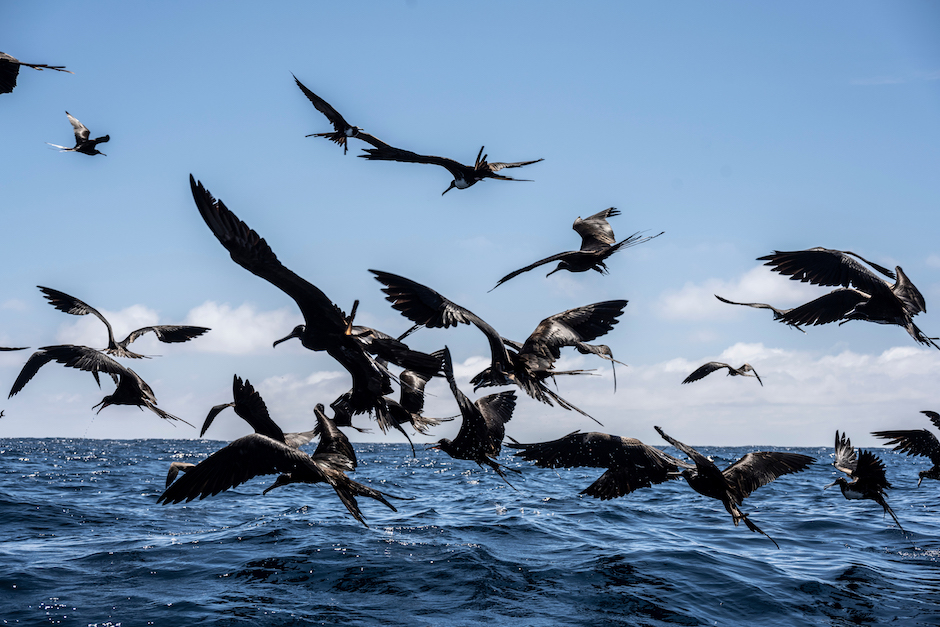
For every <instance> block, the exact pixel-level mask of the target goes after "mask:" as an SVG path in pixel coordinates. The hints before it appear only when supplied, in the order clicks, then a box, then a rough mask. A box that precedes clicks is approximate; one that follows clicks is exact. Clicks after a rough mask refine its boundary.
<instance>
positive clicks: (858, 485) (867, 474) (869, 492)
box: [823, 430, 904, 531]
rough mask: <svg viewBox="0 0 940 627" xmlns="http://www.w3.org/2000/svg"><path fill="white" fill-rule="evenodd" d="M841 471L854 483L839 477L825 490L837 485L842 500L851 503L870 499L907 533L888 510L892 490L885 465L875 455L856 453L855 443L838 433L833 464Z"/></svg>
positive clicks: (864, 452) (868, 452)
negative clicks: (886, 495)
mask: <svg viewBox="0 0 940 627" xmlns="http://www.w3.org/2000/svg"><path fill="white" fill-rule="evenodd" d="M832 465H833V466H835V467H836V468H837V469H838V470H841V471H842V472H844V473H845V474H847V475H848V476H850V477H851V478H852V481H851V482H850V481H846V479H845V477H839V478H838V479H836V480H835V481H833V482H832V483H830V484H829V485H827V486H825V487H824V488H823V489H824V490H825V489H828V488H831V487H832V486H834V485H837V486H839V489H840V490H842V496H844V497H845V498H846V499H848V500H852V501H857V500H862V499H869V500H872V501H874V502H875V503H878V504H879V505H881V507H882V508H884V511H885V513H886V514H891V518H893V519H894V522H895V523H897V525H898V528H899V529H900V530H901V531H904V527H902V526H901V521H899V520H898V517H897V516H895V515H894V510H892V509H891V508H890V507H889V506H888V502H887V501H885V490H887V489H888V488H890V487H891V484H890V483H888V479H887V477H886V476H885V465H884V462H882V461H881V460H880V459H878V457H877V456H876V455H875V454H874V453H872V452H871V451H861V452H859V453H856V451H855V447H854V446H852V441H851V440H850V439H849V438H847V437H846V435H845V433H843V434H842V436H841V437H840V436H839V431H838V430H836V443H835V461H834V462H832Z"/></svg>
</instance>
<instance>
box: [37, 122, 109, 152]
mask: <svg viewBox="0 0 940 627" xmlns="http://www.w3.org/2000/svg"><path fill="white" fill-rule="evenodd" d="M65 115H67V116H68V118H69V122H71V123H72V128H73V129H75V146H73V147H72V148H69V147H67V146H59V145H58V144H49V142H46V143H47V144H49V145H50V146H52V147H53V148H59V149H61V152H80V153H82V154H85V155H102V156H105V157H107V156H108V155H106V154H104V153H103V152H101V151H100V150H98V148H97V146H98V144H103V143H105V142H107V141H110V140H111V136H110V135H105V136H104V137H99V138H97V139H89V137H91V132H90V131H89V130H88V128H87V127H86V126H85V125H84V124H82V123H81V122H79V121H78V120H76V119H75V118H73V117H72V116H71V115H70V114H69V112H68V111H66V112H65Z"/></svg>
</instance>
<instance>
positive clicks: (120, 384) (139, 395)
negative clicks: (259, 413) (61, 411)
mask: <svg viewBox="0 0 940 627" xmlns="http://www.w3.org/2000/svg"><path fill="white" fill-rule="evenodd" d="M50 361H56V362H58V363H60V364H63V365H65V366H67V367H69V368H77V369H79V370H85V371H87V372H91V374H92V375H93V376H94V377H95V381H98V385H99V386H100V385H101V381H100V380H99V378H98V373H99V372H104V373H107V374H109V375H111V377H112V378H115V377H116V382H117V389H115V390H114V393H113V394H109V395H107V396H105V397H104V398H103V399H102V400H101V402H100V403H98V404H97V405H94V406H93V407H92V409H94V408H95V407H99V406H100V409H99V410H98V413H101V410H102V409H104V408H105V407H108V406H109V405H135V406H137V407H139V408H140V409H141V411H143V409H144V407H146V408H147V409H149V410H150V411H152V412H153V413H155V414H156V415H158V416H160V417H161V418H163V419H164V420H170V421H175V420H179V421H180V422H184V423H186V424H188V425H189V426H190V427H191V426H193V425H191V424H190V423H188V422H186V421H185V420H183V419H182V418H177V417H176V416H174V415H172V414H169V413H167V412H165V411H163V410H162V409H160V408H159V407H157V397H156V396H154V394H153V390H151V389H150V386H149V385H147V382H146V381H144V380H143V379H141V378H140V376H139V375H138V374H137V373H136V372H134V371H133V370H131V369H130V368H127V367H125V366H123V365H121V364H120V363H118V362H117V361H115V360H114V359H112V358H111V357H108V356H107V355H105V354H104V353H102V352H101V351H98V350H95V349H94V348H88V347H87V346H76V345H74V344H63V345H59V346H43V347H42V348H40V349H39V350H38V351H36V352H35V353H33V354H32V355H30V357H29V359H28V360H27V361H26V365H24V366H23V369H22V370H21V371H20V374H19V376H17V377H16V381H14V382H13V387H12V388H11V389H10V396H9V397H8V398H11V397H12V396H13V395H14V394H16V393H17V392H19V391H20V390H22V389H23V386H25V385H26V384H27V383H28V382H29V381H30V379H32V378H33V376H34V375H35V374H36V373H37V372H39V369H40V368H42V367H43V366H44V365H46V364H47V363H49V362H50Z"/></svg>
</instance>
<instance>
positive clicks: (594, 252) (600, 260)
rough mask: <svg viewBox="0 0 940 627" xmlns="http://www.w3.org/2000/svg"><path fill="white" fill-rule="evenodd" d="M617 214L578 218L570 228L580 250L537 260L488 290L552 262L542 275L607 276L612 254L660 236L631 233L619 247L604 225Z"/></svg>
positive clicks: (606, 211) (609, 212)
mask: <svg viewBox="0 0 940 627" xmlns="http://www.w3.org/2000/svg"><path fill="white" fill-rule="evenodd" d="M619 215H620V211H619V210H617V209H615V208H614V207H611V208H609V209H604V210H603V211H599V212H598V213H595V214H594V215H592V216H589V217H587V218H584V219H581V218H580V217H578V219H577V220H575V221H574V225H572V227H571V228H573V229H574V230H575V231H576V232H577V233H578V235H580V236H581V249H580V250H569V251H568V252H564V253H558V254H557V255H552V256H551V257H546V258H545V259H542V260H541V261H536V262H535V263H533V264H531V265H528V266H526V267H525V268H521V269H519V270H516V271H515V272H510V273H509V274H507V275H506V276H504V277H503V278H501V279H500V280H499V282H498V283H497V284H496V285H495V286H494V287H493V289H491V290H490V291H491V292H492V291H493V290H495V289H496V288H497V287H499V286H500V285H502V284H503V283H505V282H506V281H508V280H509V279H511V278H513V277H516V276H519V275H520V274H522V273H523V272H528V271H529V270H532V269H534V268H537V267H539V266H541V265H543V264H546V263H551V262H553V261H557V262H558V267H556V268H555V269H554V270H552V271H551V272H549V273H548V274H546V275H545V276H547V277H548V276H551V275H553V274H555V273H556V272H558V271H559V270H567V271H568V272H586V271H588V270H596V271H597V272H599V273H601V274H607V265H606V264H605V263H604V261H605V260H606V259H607V258H608V257H610V256H611V255H613V254H614V253H615V252H617V251H618V250H620V249H622V248H630V247H632V246H637V245H638V244H642V243H644V242H648V241H649V240H651V239H653V238H655V237H659V236H660V235H662V233H658V234H656V235H652V236H649V237H641V236H640V234H639V233H634V234H633V235H631V236H630V237H628V238H627V239H625V240H623V241H622V242H620V243H619V244H618V243H616V241H617V240H616V238H615V237H614V230H613V229H612V228H610V224H609V223H608V222H607V218H611V217H613V216H619Z"/></svg>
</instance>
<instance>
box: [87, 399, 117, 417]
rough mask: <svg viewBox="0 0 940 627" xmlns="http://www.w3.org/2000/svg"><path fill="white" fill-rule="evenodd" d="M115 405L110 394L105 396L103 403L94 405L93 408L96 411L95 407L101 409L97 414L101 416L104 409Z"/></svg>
mask: <svg viewBox="0 0 940 627" xmlns="http://www.w3.org/2000/svg"><path fill="white" fill-rule="evenodd" d="M113 404H114V403H112V402H111V395H110V394H109V395H107V396H105V397H104V398H103V399H101V402H100V403H98V404H97V405H92V407H91V408H92V409H94V408H95V407H99V409H98V411H97V413H99V414H100V413H101V410H102V409H104V408H105V407H107V406H108V405H113Z"/></svg>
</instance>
